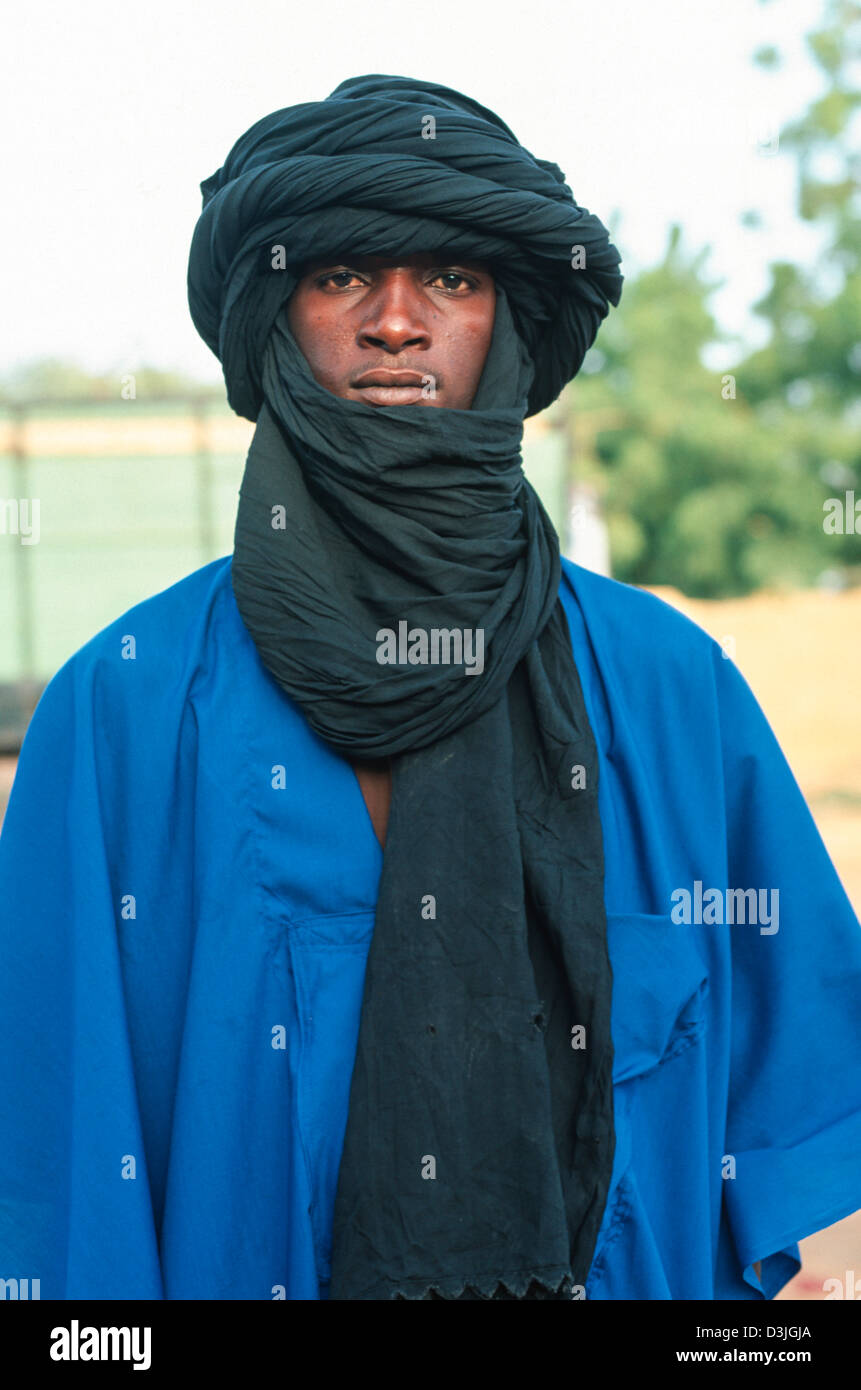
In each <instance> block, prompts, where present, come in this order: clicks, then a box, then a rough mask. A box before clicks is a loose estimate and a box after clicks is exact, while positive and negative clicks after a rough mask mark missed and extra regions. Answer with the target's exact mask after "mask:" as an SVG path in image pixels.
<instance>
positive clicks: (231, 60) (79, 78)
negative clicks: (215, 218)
mask: <svg viewBox="0 0 861 1390" xmlns="http://www.w3.org/2000/svg"><path fill="white" fill-rule="evenodd" d="M821 14H822V6H821V4H820V3H819V0H770V3H767V4H758V3H756V0H599V2H598V3H596V2H595V0H591V2H590V3H589V4H584V3H581V0H516V3H514V2H513V0H432V3H429V4H428V3H414V4H410V3H408V0H368V3H366V4H357V3H355V0H354V3H350V4H347V3H344V2H343V0H305V3H302V4H297V3H294V0H244V2H243V3H241V4H236V3H235V2H234V0H231V3H229V4H228V3H226V0H201V3H193V4H192V3H188V0H145V2H144V3H142V4H138V5H129V4H122V3H121V4H116V3H108V2H107V0H77V3H69V0H39V3H36V4H33V5H28V4H25V3H23V0H18V3H17V4H15V5H14V6H11V7H7V9H6V11H5V19H4V21H3V24H2V30H0V32H2V48H3V50H4V55H5V56H4V58H3V60H2V69H0V108H2V127H0V128H2V141H3V145H2V186H3V194H4V204H5V206H4V209H3V215H2V221H0V226H2V238H3V241H2V256H0V296H2V312H0V323H2V331H0V370H6V369H8V368H9V367H12V366H14V365H16V364H18V363H20V362H22V361H24V360H28V359H30V358H32V357H36V356H60V357H71V358H73V359H75V360H77V361H79V362H80V363H81V364H82V365H84V366H86V367H89V368H91V369H93V370H113V369H115V368H116V369H118V370H121V371H122V370H126V369H128V368H130V367H133V366H135V365H137V364H138V363H139V362H140V361H141V360H144V361H146V362H148V363H151V364H152V365H156V366H162V367H175V368H181V369H184V370H186V371H190V372H192V373H193V374H194V375H196V376H198V377H200V378H201V379H207V380H220V377H221V370H220V366H219V364H218V362H217V361H216V359H215V358H214V357H213V356H212V354H211V353H210V352H209V350H208V349H207V348H206V347H205V346H204V344H203V343H202V342H201V341H200V339H199V338H198V337H197V335H196V333H195V330H194V327H193V325H192V323H191V320H190V318H189V315H188V308H187V303H186V291H185V276H186V267H187V257H188V248H189V243H190V239H191V234H192V231H193V228H194V224H195V221H196V219H197V216H198V214H199V212H200V205H201V199H200V190H199V184H200V182H201V180H202V179H204V178H206V177H207V176H208V175H209V174H211V173H212V172H213V171H214V170H215V169H217V168H218V167H219V166H220V165H221V164H222V163H223V161H224V158H225V156H226V155H227V152H228V150H229V149H230V147H231V145H232V144H233V142H234V141H235V140H236V139H237V137H238V136H239V135H241V134H242V132H243V131H245V130H246V129H247V128H248V127H249V126H250V125H251V124H252V123H253V122H254V121H256V120H258V119H259V118H260V117H261V116H264V115H266V114H267V113H268V112H270V111H274V110H277V109H278V108H280V107H283V106H289V105H292V104H293V103H294V102H300V101H315V100H320V99H322V98H323V97H325V96H327V95H328V93H329V92H330V91H331V90H332V88H333V87H335V86H336V85H337V84H338V83H339V82H340V81H342V80H343V79H344V78H346V77H349V76H353V75H355V74H358V73H364V72H382V73H400V74H404V75H407V76H411V77H418V78H426V79H430V80H433V81H437V82H444V83H446V84H448V85H450V86H453V87H456V88H459V89H460V90H462V91H466V92H468V93H469V94H470V95H471V96H474V97H475V98H477V99H478V100H479V101H481V102H482V103H484V104H485V105H488V106H490V107H492V108H493V109H494V110H496V111H497V112H498V113H499V114H500V115H501V116H502V118H503V119H504V120H505V121H506V122H507V123H508V124H509V125H510V126H511V127H512V129H513V130H514V132H515V134H516V135H517V137H518V139H520V140H521V142H522V143H523V144H524V145H526V146H527V148H529V149H531V150H532V151H533V153H534V154H536V155H538V156H540V157H542V158H546V159H553V160H555V161H556V162H557V163H558V164H560V165H561V167H562V168H563V169H564V171H565V174H566V177H567V181H568V183H569V185H570V186H571V188H572V191H573V193H574V197H575V198H576V200H577V202H578V203H580V204H582V205H584V206H585V207H587V208H589V209H590V210H591V211H593V212H595V213H597V214H598V216H599V217H601V218H602V220H604V221H605V222H610V221H611V220H612V219H618V223H617V227H618V230H617V235H616V242H617V245H618V246H619V249H620V251H621V252H622V256H623V261H624V264H623V270H627V271H628V272H632V271H633V270H635V269H636V268H637V267H639V266H642V265H646V264H649V263H651V262H653V261H655V260H656V259H657V258H658V257H659V256H660V255H661V253H662V251H663V248H664V246H665V242H666V235H667V229H668V227H669V224H670V223H671V222H673V221H679V222H681V224H682V226H683V228H684V234H685V241H686V244H687V245H689V246H690V247H700V246H702V245H704V244H710V245H711V247H712V254H711V257H710V260H709V262H708V269H709V271H710V272H712V273H713V274H714V275H715V276H720V277H724V278H725V279H726V281H727V284H726V286H725V288H724V289H722V290H721V291H719V293H718V295H717V296H715V299H714V301H713V305H712V307H713V308H714V310H715V311H716V312H717V313H718V316H719V319H720V321H721V323H722V324H723V325H724V326H725V327H727V328H728V329H729V330H730V331H733V332H742V333H744V334H746V335H747V337H748V340H749V341H751V342H752V341H761V340H762V333H761V331H760V334H759V337H757V323H758V321H757V320H756V319H755V318H754V317H751V315H750V313H749V308H750V305H751V304H752V303H753V302H754V301H755V300H756V298H757V297H758V296H759V295H760V294H762V292H763V291H764V289H765V288H766V285H767V277H766V267H767V265H768V262H769V260H770V259H774V258H778V257H785V258H788V259H793V260H801V261H803V260H804V259H805V258H806V257H808V256H810V255H812V253H813V249H814V247H815V246H816V245H817V244H818V238H817V237H816V236H815V235H814V233H813V232H812V230H811V229H810V228H808V227H806V226H805V225H804V224H802V223H800V222H799V221H798V219H797V218H796V216H795V211H794V208H795V168H794V164H793V162H792V161H791V160H790V159H789V158H788V157H786V156H784V155H783V154H782V153H780V152H778V154H777V155H776V156H769V155H764V154H763V153H761V152H757V148H756V140H757V136H758V135H762V136H763V138H767V136H768V133H769V131H771V130H774V129H776V128H777V127H779V125H780V124H781V122H782V121H783V120H784V119H785V118H787V117H793V116H795V115H797V114H799V113H800V112H801V111H802V110H803V109H804V107H805V105H806V103H807V102H808V101H809V100H810V99H811V97H813V96H815V95H816V94H817V93H818V92H819V91H820V90H821V87H822V81H821V77H820V75H819V72H818V69H817V68H816V67H815V65H814V64H813V62H812V60H811V59H810V58H809V57H808V56H807V53H806V49H805V46H804V36H805V34H806V32H807V31H809V30H810V29H812V28H815V27H816V25H817V23H818V21H819V19H820V17H821ZM771 42H774V43H776V44H777V46H778V47H779V48H780V50H781V52H782V53H783V54H784V57H785V60H786V62H785V66H784V67H783V69H782V70H780V71H779V72H777V73H775V74H769V73H764V72H762V71H760V69H759V68H757V67H755V66H754V64H753V63H752V61H751V55H752V53H753V51H754V50H755V49H756V48H757V47H758V46H759V45H761V44H765V43H771ZM748 208H756V209H757V210H759V212H760V213H761V214H762V216H763V218H764V221H765V230H764V231H761V232H750V231H745V230H743V229H742V228H740V226H739V222H738V218H739V214H740V213H741V212H742V211H744V210H745V209H748Z"/></svg>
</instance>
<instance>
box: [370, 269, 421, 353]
mask: <svg viewBox="0 0 861 1390" xmlns="http://www.w3.org/2000/svg"><path fill="white" fill-rule="evenodd" d="M362 309H363V310H364V313H363V316H362V321H361V324H360V326H359V329H358V333H357V341H358V343H359V345H360V346H361V347H372V348H382V349H383V351H384V352H391V353H397V352H403V351H404V349H405V348H417V349H419V350H422V349H425V348H429V347H430V345H431V335H430V330H429V328H428V319H427V315H428V306H427V304H426V303H425V302H424V299H423V296H422V295H421V293H420V291H419V290H418V289H417V287H416V286H415V285H414V284H413V282H412V276H411V273H410V271H409V269H407V268H404V267H400V266H399V267H395V268H392V269H390V270H387V271H384V272H383V273H382V274H381V275H380V277H379V280H378V283H377V285H376V286H375V287H374V289H373V290H372V291H371V293H370V294H369V295H366V296H365V298H364V300H363V303H362Z"/></svg>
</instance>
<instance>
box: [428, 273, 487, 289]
mask: <svg viewBox="0 0 861 1390" xmlns="http://www.w3.org/2000/svg"><path fill="white" fill-rule="evenodd" d="M437 280H442V281H444V282H445V283H444V284H443V289H446V290H455V291H457V290H458V289H460V288H461V286H463V287H465V288H466V289H472V290H474V289H476V288H477V287H478V282H477V281H476V280H473V279H472V277H471V276H469V275H464V274H462V273H461V271H459V270H439V271H437V273H436V275H435V276H434V277H433V280H432V281H431V283H432V284H433V283H434V282H435V281H437ZM453 281H460V285H457V284H453V283H452V282H453Z"/></svg>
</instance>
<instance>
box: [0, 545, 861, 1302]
mask: <svg viewBox="0 0 861 1390" xmlns="http://www.w3.org/2000/svg"><path fill="white" fill-rule="evenodd" d="M560 596H561V598H562V601H563V603H564V606H565V610H566V613H567V616H568V621H569V625H570V629H571V636H572V642H573V647H574V656H575V660H576V662H577V667H578V669H579V672H580V677H581V680H582V683H583V688H584V694H585V698H586V705H587V708H588V712H589V716H590V719H591V722H592V726H593V729H594V731H595V737H596V740H597V744H598V751H599V758H600V767H601V785H600V809H601V819H602V824H603V832H604V842H605V855H606V880H605V894H606V906H607V912H608V932H609V946H610V956H611V961H612V966H613V975H614V984H613V1038H614V1044H615V1064H614V1097H615V1115H616V1136H617V1137H616V1157H615V1164H614V1169H613V1177H612V1184H611V1188H610V1193H609V1198H608V1201H607V1206H606V1210H605V1214H604V1219H603V1224H602V1227H601V1231H600V1234H599V1237H598V1243H597V1246H596V1251H595V1256H594V1260H593V1264H592V1268H591V1271H590V1275H589V1282H588V1284H587V1287H586V1297H587V1298H591V1299H699V1298H703V1299H713V1298H717V1299H724V1298H726V1299H758V1298H762V1297H763V1296H765V1297H768V1298H771V1297H773V1296H774V1294H775V1293H776V1292H777V1290H778V1289H779V1288H780V1287H781V1286H782V1285H783V1284H784V1283H786V1281H787V1280H788V1279H789V1278H791V1277H792V1275H793V1274H794V1273H795V1272H796V1270H797V1269H798V1267H799V1256H798V1246H797V1241H798V1240H799V1239H801V1238H802V1237H804V1236H806V1235H808V1234H810V1233H811V1232H814V1231H816V1230H819V1229H821V1228H822V1227H824V1226H827V1225H829V1224H830V1223H832V1222H834V1221H837V1220H838V1219H840V1218H841V1217H844V1216H846V1215H848V1214H849V1213H851V1212H853V1211H854V1210H856V1209H857V1208H859V1207H861V1163H859V1154H861V931H859V925H858V922H857V920H856V918H855V916H854V914H853V912H852V909H851V907H850V904H849V902H848V900H847V898H846V895H845V893H844V891H843V889H842V887H841V884H840V881H839V879H838V877H837V874H836V873H835V871H834V868H833V866H832V864H831V862H830V860H829V858H828V855H827V853H826V851H825V848H824V846H823V844H822V841H821V839H820V837H819V834H818V833H817V831H816V828H815V826H814V824H813V821H812V819H811V817H810V814H809V812H808V810H807V808H806V806H805V803H804V800H803V798H802V796H801V793H800V791H799V788H798V786H797V784H796V782H795V780H794V778H793V776H792V773H791V772H790V770H789V768H788V766H787V763H786V761H785V759H784V757H783V755H782V753H781V751H780V748H779V746H778V744H777V742H776V740H775V738H774V735H773V733H772V732H771V730H770V728H769V725H768V724H767V722H766V720H765V718H764V716H763V714H762V712H761V710H760V708H759V706H758V704H757V703H756V701H755V699H754V697H753V695H752V694H751V692H750V689H749V688H748V686H747V685H746V684H745V682H744V680H743V679H742V677H741V676H740V674H739V672H738V671H737V669H736V668H735V667H734V666H733V664H732V662H730V661H729V660H726V659H725V658H724V656H723V654H722V652H721V649H720V648H719V647H718V646H717V644H716V643H714V642H713V641H712V640H711V638H709V637H708V636H707V635H706V634H705V633H704V632H703V631H702V630H701V629H700V628H698V627H697V626H695V625H694V624H693V623H691V622H690V621H688V619H686V618H685V617H683V616H681V615H680V614H679V613H677V612H676V611H675V610H673V609H671V608H670V607H668V606H667V605H666V604H664V603H662V602H661V601H659V600H658V599H656V598H654V597H652V596H650V595H649V594H646V593H643V592H640V591H638V590H636V589H633V588H631V587H629V586H627V585H623V584H619V583H616V582H615V581H613V580H608V579H604V578H601V577H599V576H596V575H594V574H591V573H589V572H588V571H586V570H583V569H580V568H579V567H577V566H575V565H572V564H570V563H568V562H565V563H564V565H563V579H562V585H561V589H560ZM381 865H382V851H381V849H380V846H379V844H378V842H377V839H376V836H375V834H374V831H373V828H372V825H371V822H370V819H369V816H368V813H367V811H366V808H365V805H364V802H363V799H362V795H361V792H360V789H359V785H358V782H357V780H356V777H355V775H354V773H353V771H352V770H351V768H350V766H349V764H348V763H347V762H345V761H344V760H342V759H341V758H340V757H339V756H337V755H336V754H335V753H333V752H332V751H331V750H330V749H329V748H328V747H327V746H326V745H325V744H324V743H322V742H321V741H320V740H319V739H318V738H317V737H316V735H314V734H313V733H312V732H311V730H310V728H309V726H308V724H307V722H306V720H305V718H304V716H303V715H302V713H301V711H300V710H299V708H298V707H297V706H296V705H294V704H293V703H292V702H291V701H290V700H289V699H288V698H287V697H286V696H285V695H284V694H283V693H282V691H281V689H280V688H279V687H278V685H277V684H276V683H275V682H274V680H273V679H272V678H271V677H270V676H269V674H268V673H267V672H266V670H265V668H264V667H263V666H262V664H261V662H260V660H259V658H258V656H257V652H256V649H255V647H254V645H253V643H252V641H251V639H250V637H249V635H248V633H247V632H246V630H245V628H244V626H243V624H242V622H241V620H240V618H239V614H238V611H237V608H236V604H235V600H234V598H233V593H232V589H231V585H230V557H225V558H223V559H220V560H217V561H215V562H214V563H212V564H210V565H207V566H205V567H204V568H202V569H200V570H198V571H196V572H195V573H194V574H191V575H189V576H188V577H187V578H186V579H184V580H182V581H181V582H180V583H178V584H176V585H174V586H173V587H171V588H169V589H167V590H166V591H165V592H164V593H161V594H158V595H156V596H155V597H153V598H151V599H149V600H148V601H146V602H144V603H142V604H140V605H138V606H137V607H135V608H133V609H131V610H130V611H129V612H128V613H127V614H125V615H124V616H123V617H122V618H120V619H119V620H118V621H117V622H115V623H113V624H111V626H110V627H108V628H106V629H105V630H104V631H103V632H101V633H100V634H99V635H98V636H97V637H95V638H94V639H93V640H92V641H91V642H89V643H88V644H87V645H86V646H84V647H83V648H82V649H81V650H80V651H79V652H78V653H77V654H76V655H75V656H74V657H72V659H71V660H70V661H68V662H67V663H66V665H65V666H64V667H63V668H62V669H61V670H60V671H59V673H58V674H57V675H56V676H55V677H54V679H53V680H52V681H51V682H50V684H49V686H48V687H47V689H46V691H45V693H44V695H43V697H42V700H41V702H40V704H39V707H38V709H37V711H36V714H35V716H34V718H33V721H32V724H31V726H30V729H29V731H28V733H27V737H26V740H25V743H24V747H23V750H22V753H21V758H20V763H19V768H18V774H17V778H16V782H15V785H14V789H13V792H12V796H11V800H10V804H9V808H8V813H7V820H6V825H5V828H4V832H3V835H2V838H0V1018H2V1020H3V1046H2V1049H0V1132H2V1144H0V1277H4V1278H30V1279H33V1278H38V1279H40V1280H41V1295H42V1297H43V1298H60V1299H76V1298H111V1299H132V1298H146V1299H161V1298H166V1299H192V1298H203V1299H267V1300H268V1299H273V1298H278V1297H286V1298H288V1299H318V1298H325V1297H326V1296H327V1288H328V1276H329V1250H330V1241H331V1224H332V1210H333V1203H334V1194H335V1185H336V1181H337V1174H338V1163H339V1159H340V1153H341V1148H342V1144H343V1137H344V1129H345V1124H346V1117H347V1103H348V1096H349V1087H350V1077H351V1069H352V1065H353V1059H354V1055H355V1047H356V1038H357V1033H358V1024H359V1014H360V1007H361V998H362V985H363V977H364V969H365V961H366V955H367V950H368V945H369V941H370V937H371V934H372V931H373V925H374V907H375V901H376V893H377V886H378V881H379V875H380V869H381ZM697 885H699V887H697ZM728 888H738V889H755V890H764V891H765V893H766V894H770V895H771V896H770V897H769V896H766V898H765V899H764V903H765V907H766V909H767V911H766V913H765V914H764V916H767V917H768V919H769V920H768V921H764V920H763V917H760V918H758V920H757V922H751V921H750V920H749V917H750V915H751V908H750V907H748V920H745V921H743V922H739V921H734V922H733V923H732V924H727V923H726V922H725V921H712V920H709V914H711V917H714V916H715V915H716V913H717V911H718V908H717V906H716V902H717V900H718V898H720V902H721V915H723V911H724V909H723V904H724V903H728V901H729V899H728V898H727V897H726V894H725V890H727V889H728ZM775 891H777V892H778V893H779V900H775V898H774V892H775ZM685 892H687V893H688V894H689V905H690V912H689V914H688V915H689V916H691V917H693V918H695V919H696V918H697V917H698V916H699V918H700V919H701V920H699V921H698V920H693V921H690V922H689V923H686V922H684V921H680V920H674V918H675V919H678V918H679V917H681V916H683V915H684V902H685V899H684V893H685ZM698 894H699V898H698V897H697V895H698ZM734 901H735V900H734ZM758 901H762V899H761V898H759V897H758ZM776 901H779V923H778V925H777V930H775V929H774V926H775V923H776V921H777V919H776V917H775V914H774V911H773V909H774V905H775V902H776ZM704 902H705V903H710V904H711V906H710V907H705V908H704V907H703V903H704ZM745 902H747V903H749V898H748V899H745ZM698 903H699V911H698ZM734 911H735V912H736V914H737V915H738V909H737V908H736V909H734ZM757 1260H761V1261H762V1262H763V1263H762V1283H763V1288H762V1289H760V1286H759V1283H758V1281H757V1278H756V1274H755V1272H754V1271H753V1269H752V1265H753V1263H754V1262H755V1261H757Z"/></svg>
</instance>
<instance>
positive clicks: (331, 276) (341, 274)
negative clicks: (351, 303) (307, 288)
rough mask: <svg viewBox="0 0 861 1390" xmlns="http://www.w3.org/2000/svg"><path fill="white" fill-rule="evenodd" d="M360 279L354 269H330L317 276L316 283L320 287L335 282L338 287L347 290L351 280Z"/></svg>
mask: <svg viewBox="0 0 861 1390" xmlns="http://www.w3.org/2000/svg"><path fill="white" fill-rule="evenodd" d="M358 279H359V277H358V275H357V274H356V273H355V271H353V270H330V271H328V272H327V273H326V274H325V275H318V276H316V277H315V280H314V283H315V285H318V286H319V287H320V288H322V287H323V286H324V285H327V284H333V285H334V286H335V288H336V289H338V290H345V289H347V288H348V287H349V282H350V280H358ZM360 283H361V282H360Z"/></svg>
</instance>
